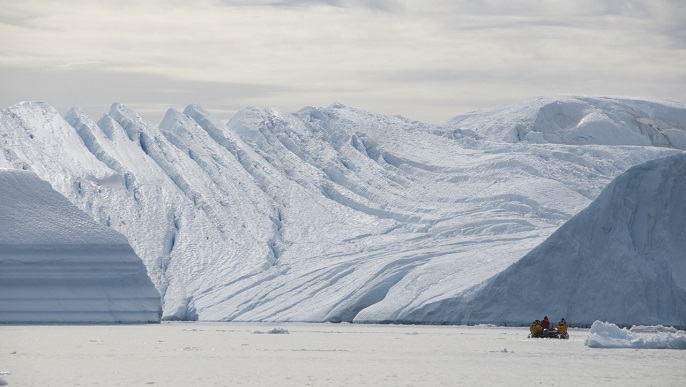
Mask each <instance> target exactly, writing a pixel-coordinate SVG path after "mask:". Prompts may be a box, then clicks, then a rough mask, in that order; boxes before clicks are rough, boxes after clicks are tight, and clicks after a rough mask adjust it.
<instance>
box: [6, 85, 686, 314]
mask: <svg viewBox="0 0 686 387" xmlns="http://www.w3.org/2000/svg"><path fill="white" fill-rule="evenodd" d="M567 98H568V97H550V98H549V99H546V100H543V101H542V102H541V103H539V105H538V110H540V109H541V108H543V107H544V106H547V105H546V103H547V102H548V101H549V100H558V101H559V103H560V104H561V105H566V104H570V103H572V102H570V101H568V100H567ZM585 101H586V102H587V103H589V104H592V105H593V106H596V109H597V110H599V111H603V112H605V113H604V114H606V115H611V109H614V107H615V106H625V105H627V104H628V103H629V102H626V101H625V100H612V99H605V98H601V99H593V98H585ZM543 102H545V103H543ZM532 104H533V102H529V105H532ZM643 105H649V106H651V109H648V110H645V109H643V110H641V109H638V108H636V109H634V111H632V114H634V115H632V117H634V116H635V119H632V120H628V119H626V120H624V124H622V125H624V126H622V128H624V127H626V128H629V129H628V130H629V131H636V130H638V131H639V133H640V130H639V129H640V128H639V126H640V125H639V123H640V122H643V121H645V120H647V119H650V117H655V114H656V113H655V112H662V111H664V112H665V113H660V114H662V115H659V117H662V118H659V117H658V118H659V120H660V122H663V121H664V122H669V123H670V125H672V126H673V127H672V129H674V130H675V131H683V130H684V128H686V119H683V116H684V112H686V108H684V107H683V106H677V105H675V104H667V103H662V104H661V102H659V101H645V102H644V103H641V102H640V101H633V102H631V106H643ZM527 106H528V105H527ZM529 108H530V109H533V110H534V111H535V110H536V108H535V107H531V106H530V107H527V108H523V107H521V106H520V107H518V106H516V105H515V106H512V107H510V108H509V109H510V110H511V112H510V113H509V114H510V116H511V121H512V122H515V121H517V119H518V118H517V117H520V116H527V114H529V113H527V112H528V110H526V109H529ZM575 109H576V108H569V109H563V110H565V112H566V113H565V114H567V115H570V114H572V113H573V112H577V113H578V114H580V115H581V116H579V117H577V118H576V119H578V121H581V120H582V119H583V117H582V116H583V114H585V110H583V109H581V110H580V109H576V110H575ZM603 109H606V110H603ZM567 110H570V111H571V113H569V112H567ZM646 112H647V113H646ZM612 114H614V113H612ZM650 114H652V116H651V115H650ZM507 116H508V115H506V114H503V115H502V119H503V120H505V119H506V117H507ZM556 117H557V116H556V115H552V116H547V115H543V116H539V117H538V118H537V119H536V120H534V121H532V122H533V123H532V124H531V127H530V129H531V130H533V131H535V132H545V131H546V130H547V128H549V127H553V126H554V125H558V126H559V124H558V123H557V121H555V120H556ZM658 118H655V119H656V120H657V119H658ZM468 119H469V120H470V122H472V123H473V125H471V126H470V127H456V126H454V125H453V124H452V123H449V124H447V125H443V126H434V125H427V124H423V123H419V122H413V121H410V120H407V119H405V118H402V117H391V116H383V115H376V114H372V113H368V112H364V111H361V110H358V109H354V108H350V107H346V106H343V105H340V104H333V105H331V106H329V107H327V108H312V107H308V108H304V109H302V110H300V111H299V112H296V113H286V112H283V111H280V110H277V109H269V108H249V109H245V110H243V111H241V112H239V113H238V114H236V116H234V117H233V118H232V119H231V120H230V121H229V122H228V123H227V124H223V123H222V122H220V121H219V120H217V119H216V118H215V117H213V116H212V115H211V114H209V113H208V112H207V111H205V110H204V109H203V108H202V107H200V106H196V105H190V106H188V107H187V108H186V109H185V110H184V111H183V112H180V111H176V110H174V109H170V110H169V111H168V112H167V115H166V116H165V118H164V120H163V121H162V123H161V124H160V125H159V126H155V125H152V124H150V123H147V122H145V121H143V120H142V119H141V118H140V117H139V116H138V115H137V114H136V113H135V112H133V111H131V110H130V109H128V108H127V107H126V106H123V105H121V104H116V103H115V104H113V105H112V108H111V109H110V111H109V112H108V113H107V114H106V115H104V116H103V117H102V118H100V119H99V120H98V121H97V122H95V121H93V120H92V119H91V118H90V117H88V116H86V115H85V114H84V113H83V112H81V111H79V110H78V109H72V110H71V111H69V112H67V114H66V115H65V117H64V118H62V117H61V116H60V115H59V113H58V112H57V111H56V110H55V109H54V108H52V107H51V106H49V105H47V104H45V103H38V102H23V103H19V104H17V105H14V106H11V107H9V108H6V109H3V110H2V111H1V112H0V147H2V156H0V166H4V167H8V168H17V169H28V170H31V171H33V172H35V173H36V174H37V175H38V176H40V177H41V178H42V179H44V180H46V181H48V182H50V184H51V185H52V186H53V187H54V188H55V189H56V190H57V191H59V192H60V193H62V194H63V195H65V196H66V197H67V198H68V199H69V200H70V201H72V202H73V203H74V204H75V205H77V206H78V207H79V208H81V209H83V210H84V211H85V212H86V213H88V214H89V215H90V216H92V217H93V218H94V219H96V220H97V221H98V222H99V223H101V224H103V225H106V226H110V227H112V228H114V229H115V230H117V231H119V232H121V233H122V234H124V235H125V236H126V237H127V238H128V240H129V242H130V243H131V246H132V247H133V248H134V250H135V251H136V253H137V254H138V255H139V256H140V257H141V258H142V259H143V261H144V263H145V265H146V267H147V269H148V273H149V275H150V277H151V279H152V281H153V283H154V284H155V286H156V287H157V289H158V290H159V291H160V293H161V294H162V296H163V303H164V306H163V310H164V319H190V320H193V319H203V320H242V321H360V322H362V321H364V322H392V321H396V322H397V321H413V322H441V323H444V322H453V321H457V320H460V321H466V322H469V323H473V322H474V323H476V322H484V323H498V324H500V323H504V322H507V323H512V324H527V325H528V323H529V322H530V321H531V320H532V319H533V318H540V317H541V316H542V315H544V314H549V315H551V317H553V318H559V317H562V316H561V314H562V313H565V317H567V319H568V321H570V323H572V324H575V323H576V321H575V320H573V318H574V317H579V318H580V320H579V322H583V324H588V325H590V324H591V322H592V321H594V320H595V319H598V318H600V317H595V315H596V314H599V313H605V312H604V311H606V310H610V311H615V312H616V313H617V314H616V315H609V316H608V315H607V314H603V316H607V317H606V318H604V319H606V320H608V321H615V322H621V323H626V324H645V325H653V324H655V323H662V322H663V321H661V319H662V318H663V317H667V318H669V319H670V324H671V325H675V326H686V318H685V317H684V303H683V302H684V301H683V298H681V297H682V295H683V291H682V289H683V288H679V286H681V285H680V284H681V283H682V282H681V280H678V279H675V280H674V281H668V283H669V284H671V285H669V286H667V285H665V286H664V287H663V286H659V287H657V288H648V287H647V285H645V284H643V282H642V281H643V280H644V279H645V278H647V277H642V276H637V277H634V278H633V281H632V280H631V279H629V280H627V281H624V282H618V283H617V286H616V287H619V288H621V291H620V292H619V294H625V293H626V291H627V290H631V291H634V289H638V290H637V291H636V293H637V294H641V295H642V294H646V297H645V299H642V300H639V301H641V303H640V304H639V305H638V306H637V308H639V309H638V311H639V312H640V313H635V314H632V313H629V314H627V310H629V309H631V308H632V307H633V306H631V305H624V306H625V309H622V308H620V307H617V308H612V307H608V302H607V301H605V299H604V297H592V298H590V300H592V301H591V302H589V299H582V298H581V297H578V298H575V297H565V298H559V297H558V296H557V293H558V290H557V286H555V285H557V283H554V284H553V283H548V282H545V281H542V280H538V279H537V280H536V281H535V282H536V286H537V287H538V288H539V291H537V292H536V294H539V295H543V294H545V295H546V296H545V297H544V299H545V300H547V301H546V302H543V297H538V298H537V299H536V300H535V302H533V303H532V304H531V307H529V309H526V310H524V309H515V308H514V307H509V306H508V305H509V304H506V303H505V298H503V297H502V296H498V298H496V299H489V303H490V304H491V305H493V308H491V309H489V312H488V313H482V314H481V315H479V316H478V317H479V318H478V319H472V318H471V317H469V316H468V314H469V313H468V312H469V311H467V312H465V310H462V311H460V310H458V309H456V307H457V306H458V305H461V304H463V301H464V300H465V299H468V298H469V297H471V296H472V295H473V294H474V293H475V290H477V289H482V288H483V286H484V284H485V283H487V282H488V281H489V279H491V278H493V277H494V276H496V275H497V274H498V273H501V272H503V271H504V270H506V269H508V267H510V266H511V265H512V264H514V263H515V262H518V261H520V260H521V259H522V257H524V256H526V255H527V254H528V253H529V252H530V251H532V249H533V248H535V247H536V246H537V245H539V244H541V243H542V242H543V241H545V240H546V238H548V237H549V236H550V235H551V234H552V233H553V232H554V231H555V230H557V229H558V228H559V227H560V226H561V225H563V224H564V223H565V222H566V221H568V220H569V219H571V218H572V217H573V216H574V215H576V214H577V213H578V212H579V211H581V210H582V209H584V208H585V207H587V206H588V205H589V204H590V203H591V202H592V201H593V200H595V199H596V197H598V195H599V194H600V192H601V191H602V190H603V188H604V187H605V186H606V185H607V184H608V183H610V182H611V181H612V180H613V179H614V178H615V177H617V176H619V175H620V174H621V173H623V172H624V171H626V170H627V169H629V168H630V167H632V166H635V165H638V164H642V163H644V162H647V161H649V160H653V159H657V158H661V157H665V156H668V155H673V154H677V153H681V151H679V150H678V149H676V148H680V146H677V145H679V144H678V142H677V141H676V140H674V141H671V140H670V141H671V142H668V143H659V142H645V143H641V146H626V145H603V144H604V143H600V144H601V145H598V143H592V144H590V145H585V144H587V143H584V145H577V144H576V143H574V144H572V145H570V144H564V143H563V144H551V143H549V142H543V143H541V144H536V143H531V142H526V141H524V142H517V143H507V142H502V141H500V140H497V141H496V140H493V139H490V140H489V139H486V138H485V137H486V136H485V134H484V133H478V129H479V127H481V126H483V127H487V126H488V125H487V124H488V123H489V122H491V121H492V112H491V111H484V112H477V113H473V114H470V115H469V116H468ZM479 120H482V121H483V125H477V122H478V121H479ZM670 120H671V121H670ZM460 122H463V121H460ZM465 122H466V121H465ZM655 122H657V121H655ZM596 128H599V127H596ZM661 128H662V127H661ZM600 129H603V128H600ZM663 129H664V128H663ZM672 129H670V130H672ZM589 130H590V129H589ZM661 130H662V129H661ZM664 130H667V129H664ZM610 133H611V134H612V135H613V136H615V138H614V140H613V141H610V142H609V144H626V143H627V142H626V141H625V140H624V137H625V136H626V132H624V131H619V132H618V131H610ZM670 133H671V132H670ZM603 136H608V134H603ZM675 136H676V137H674V136H673V138H677V137H678V135H675ZM630 144H633V145H636V144H635V143H633V142H630ZM670 144H671V145H670ZM653 145H660V147H657V146H653ZM627 192H628V191H627ZM638 199H640V200H647V199H642V198H638ZM658 199H660V200H663V199H664V200H670V201H669V202H667V203H662V202H655V203H654V204H650V208H655V210H651V211H657V208H659V207H661V206H664V207H665V208H671V207H670V206H673V204H672V203H671V200H673V199H674V198H673V197H668V196H664V197H659V198H658ZM650 200H653V199H650ZM638 207H642V205H641V206H638ZM659 211H663V210H659ZM664 211H667V209H664ZM651 213H652V212H651ZM623 219H624V218H622V219H619V218H618V219H614V220H623ZM646 226H647V224H646ZM666 226H668V225H666ZM637 231H640V230H639V229H637ZM678 233H679V231H673V232H669V233H665V234H664V236H665V238H667V239H665V240H664V241H661V242H660V243H662V242H664V244H665V245H668V246H679V244H680V243H683V242H680V241H673V240H671V239H669V238H672V237H676V236H678ZM682 240H683V238H682ZM654 242H655V243H657V241H654ZM646 243H647V242H646ZM651 243H652V242H651ZM594 246H595V245H594ZM607 246H609V245H602V246H601V245H597V246H596V247H597V248H599V249H601V250H602V249H605V248H606V247H607ZM612 246H614V245H612ZM645 246H646V247H647V246H649V245H648V244H646V245H645ZM594 248H595V247H594ZM672 258H674V257H672ZM672 258H669V259H668V258H659V259H656V258H655V257H653V256H651V255H649V256H645V255H638V256H637V258H636V259H638V260H639V261H637V263H636V265H638V266H641V265H644V263H642V261H641V260H646V261H647V262H650V261H652V260H656V262H659V264H658V263H656V264H655V265H653V264H652V263H645V265H648V266H649V267H653V266H654V268H655V270H662V269H663V268H664V266H663V263H664V264H674V265H677V269H676V270H677V272H682V270H681V269H679V267H683V266H679V265H683V263H679V262H683V260H682V261H678V260H676V259H672ZM572 261H575V260H572ZM613 262H616V260H615V261H612V260H610V261H598V262H597V267H598V268H600V269H602V270H600V272H601V273H606V274H607V273H608V270H610V271H611V270H613V269H614V268H613V267H612V266H611V265H612V264H614V263H613ZM508 270H510V269H508ZM579 273H581V272H579ZM658 274H659V275H660V276H662V275H663V274H662V272H660V273H658ZM599 275H600V274H599ZM608 275H609V274H608ZM656 275H657V274H656ZM517 278H518V281H521V285H522V286H524V285H525V284H526V283H528V281H529V277H523V276H519V277H517ZM531 278H538V277H531ZM588 278H590V279H591V280H592V281H590V282H588V283H587V281H586V279H587V277H585V276H581V277H567V278H565V281H563V283H564V284H565V286H563V288H562V289H563V290H564V289H571V288H579V289H588V292H593V291H595V293H594V294H604V293H605V292H606V290H607V289H606V285H608V284H605V283H602V282H601V281H597V278H596V277H594V276H590V277H588ZM660 278H662V277H660ZM627 283H630V284H631V285H630V286H628V287H622V286H623V285H622V284H627ZM650 283H651V284H652V283H653V282H650ZM642 284H643V285H642ZM672 285H673V286H672ZM608 286H610V287H612V285H611V284H609V285H608ZM643 286H646V287H645V288H644V287H643ZM594 287H595V288H594ZM613 289H614V288H613ZM673 290H677V291H678V292H677V293H676V294H671V293H670V294H663V292H672V291H673ZM565 291H566V290H565ZM484 294H485V293H484ZM561 294H565V295H567V294H568V293H561ZM658 295H659V297H658ZM517 296H518V295H517V294H512V297H517ZM655 297H658V298H661V299H662V301H656V300H655ZM635 298H638V297H635ZM507 300H508V302H509V301H512V300H511V299H509V298H508V299H507ZM653 302H654V303H655V305H656V306H655V307H654V308H653V307H652V306H649V305H645V303H653ZM500 305H502V307H500ZM670 305H671V306H672V309H673V310H674V311H673V312H666V310H668V309H669V306H670ZM475 307H477V308H478V309H481V305H477V306H475ZM575 311H576V312H575ZM489 313H490V314H489ZM553 314H555V316H552V315H553ZM627 315H629V316H631V318H630V319H628V320H627V319H626V318H625V317H626V316H627ZM477 320H478V321H477ZM656 320H657V321H656ZM672 322H673V324H672Z"/></svg>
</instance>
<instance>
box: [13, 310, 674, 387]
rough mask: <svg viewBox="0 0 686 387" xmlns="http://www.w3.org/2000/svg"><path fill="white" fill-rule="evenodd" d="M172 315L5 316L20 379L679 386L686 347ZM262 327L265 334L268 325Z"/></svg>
mask: <svg viewBox="0 0 686 387" xmlns="http://www.w3.org/2000/svg"><path fill="white" fill-rule="evenodd" d="M276 327H277V326H275V325H270V324H256V323H250V324H248V323H204V322H203V323H162V324H160V325H144V326H121V325H116V326H97V325H96V326H0V336H1V337H2V338H3V340H2V343H0V375H2V377H3V378H4V379H5V380H6V381H7V382H8V385H9V386H25V385H46V386H48V385H49V386H73V385H100V386H118V385H126V386H150V385H157V386H172V385H202V386H234V385H244V386H263V385H279V386H303V385H321V386H343V385H346V386H348V385H361V386H396V385H401V386H455V385H508V386H530V385H538V384H543V385H555V386H579V385H617V384H620V385H625V386H658V385H659V386H676V385H679V383H680V382H681V381H683V380H684V378H686V369H684V367H683V364H684V362H685V361H686V351H675V350H660V351H650V350H647V351H637V350H634V349H596V348H589V347H587V346H586V345H585V344H584V342H585V339H586V338H587V337H588V335H589V330H587V329H574V328H572V329H570V339H569V340H558V339H527V338H526V336H527V334H528V329H527V328H499V327H486V326H482V327H457V326H409V325H408V326H398V325H360V324H291V323H285V324H280V325H279V326H278V327H281V328H282V329H283V330H287V331H288V334H265V333H266V332H268V331H269V330H271V329H274V328H276ZM260 333H262V334H260Z"/></svg>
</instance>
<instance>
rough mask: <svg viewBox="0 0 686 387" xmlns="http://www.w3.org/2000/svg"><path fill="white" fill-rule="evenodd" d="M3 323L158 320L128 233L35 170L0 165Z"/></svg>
mask: <svg viewBox="0 0 686 387" xmlns="http://www.w3.org/2000/svg"><path fill="white" fill-rule="evenodd" d="M0 230H1V232H0V322H1V323H76V322H78V323H150V322H159V321H160V316H161V304H160V296H159V293H158V292H157V290H156V289H155V287H154V286H153V284H152V282H151V281H150V278H149V277H148V275H147V273H146V269H145V266H144V265H143V262H142V261H141V259H140V258H139V257H138V256H137V255H136V254H135V253H134V251H133V249H132V248H131V246H130V245H129V244H128V242H127V240H126V238H125V237H124V236H123V235H121V234H119V233H118V232H116V231H114V230H112V229H111V228H109V227H105V226H102V225H100V224H97V223H95V222H94V221H93V220H91V219H90V218H89V217H88V216H87V215H86V214H85V213H83V212H82V211H81V210H79V209H78V208H76V207H75V206H74V205H72V204H71V203H70V202H69V201H68V200H67V199H66V198H65V197H64V196H62V195H60V194H59V193H58V192H56V191H55V190H53V189H52V187H50V185H49V184H48V183H47V182H45V181H42V180H40V179H39V178H38V177H37V176H36V175H35V174H33V173H31V172H26V171H21V170H7V169H0Z"/></svg>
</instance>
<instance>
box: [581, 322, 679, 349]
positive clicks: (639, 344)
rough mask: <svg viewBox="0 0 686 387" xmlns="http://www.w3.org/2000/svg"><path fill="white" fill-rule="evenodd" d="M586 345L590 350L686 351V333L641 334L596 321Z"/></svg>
mask: <svg viewBox="0 0 686 387" xmlns="http://www.w3.org/2000/svg"><path fill="white" fill-rule="evenodd" d="M584 343H585V344H586V346H588V347H590V348H635V349H686V332H684V331H675V332H657V333H654V334H640V333H635V332H633V331H632V330H628V329H626V328H620V327H618V326H617V325H615V324H612V323H608V322H602V321H595V322H594V323H593V325H591V330H590V332H589V335H588V337H587V338H586V341H585V342H584Z"/></svg>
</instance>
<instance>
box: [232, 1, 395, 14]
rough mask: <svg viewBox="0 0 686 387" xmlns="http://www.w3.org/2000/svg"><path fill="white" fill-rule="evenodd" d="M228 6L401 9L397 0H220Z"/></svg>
mask: <svg viewBox="0 0 686 387" xmlns="http://www.w3.org/2000/svg"><path fill="white" fill-rule="evenodd" d="M221 2H222V3H223V4H225V5H228V6H276V7H309V6H316V5H324V6H330V7H338V8H367V9H374V10H383V11H395V10H400V9H403V8H404V6H403V3H402V2H401V1H398V0H318V1H317V0H257V1H254V0H222V1H221Z"/></svg>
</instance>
